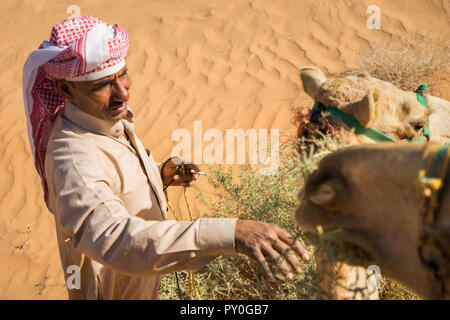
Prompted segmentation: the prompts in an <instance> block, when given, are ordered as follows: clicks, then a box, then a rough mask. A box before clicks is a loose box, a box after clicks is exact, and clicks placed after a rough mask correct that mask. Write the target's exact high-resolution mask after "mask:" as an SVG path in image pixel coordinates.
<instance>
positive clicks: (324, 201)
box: [306, 178, 346, 210]
mask: <svg viewBox="0 0 450 320" xmlns="http://www.w3.org/2000/svg"><path fill="white" fill-rule="evenodd" d="M345 195H346V192H345V186H344V184H343V182H342V180H341V179H339V178H332V179H328V180H325V181H324V182H322V183H320V184H319V185H318V186H317V187H316V188H314V189H313V190H307V192H306V197H307V199H308V200H309V201H311V202H312V203H314V204H315V205H318V206H320V207H323V208H325V209H328V210H337V209H338V206H339V204H340V203H341V202H342V201H343V200H344V198H345Z"/></svg>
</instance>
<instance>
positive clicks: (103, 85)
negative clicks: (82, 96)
mask: <svg viewBox="0 0 450 320" xmlns="http://www.w3.org/2000/svg"><path fill="white" fill-rule="evenodd" d="M108 84H109V83H107V82H106V83H100V84H98V85H96V86H94V90H100V89H102V88H104V87H106V86H107V85H108Z"/></svg>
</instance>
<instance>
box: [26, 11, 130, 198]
mask: <svg viewBox="0 0 450 320" xmlns="http://www.w3.org/2000/svg"><path fill="white" fill-rule="evenodd" d="M128 46H129V39H128V33H127V32H126V31H125V29H123V28H121V27H119V26H118V25H117V24H106V23H104V22H103V21H101V20H100V19H98V18H95V17H92V16H82V17H74V18H68V19H65V20H63V21H61V22H59V23H57V24H56V25H54V26H53V28H52V31H51V34H50V39H49V40H45V41H43V42H42V43H41V45H40V46H39V49H37V50H34V51H33V52H32V53H31V54H30V56H29V58H28V59H27V62H26V63H25V66H24V71H23V95H24V104H25V111H26V115H27V120H28V121H27V123H28V130H29V140H30V146H31V150H32V152H33V156H34V158H35V165H36V169H37V171H38V173H39V175H40V176H41V179H42V185H43V188H44V196H45V200H46V202H47V200H48V194H47V182H46V180H45V155H46V150H47V144H48V140H49V138H50V134H51V131H52V127H53V123H54V121H55V119H56V118H57V115H58V114H59V113H60V112H61V110H63V109H64V107H65V105H66V102H67V101H70V102H72V103H73V104H75V105H76V106H77V107H78V108H80V109H81V110H83V111H85V112H87V113H89V114H91V115H93V116H95V117H97V118H100V119H105V120H109V121H114V122H115V121H118V120H120V119H122V118H124V117H125V116H126V114H127V106H126V102H127V101H128V98H129V95H128V90H129V88H130V82H129V79H128V75H127V71H126V70H127V69H126V63H125V56H126V55H127V52H128Z"/></svg>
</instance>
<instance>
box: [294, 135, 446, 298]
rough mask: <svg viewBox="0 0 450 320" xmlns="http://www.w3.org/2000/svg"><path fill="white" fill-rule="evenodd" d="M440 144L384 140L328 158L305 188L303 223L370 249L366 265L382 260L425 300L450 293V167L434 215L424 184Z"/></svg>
mask: <svg viewBox="0 0 450 320" xmlns="http://www.w3.org/2000/svg"><path fill="white" fill-rule="evenodd" d="M438 148H440V145H439V144H434V143H430V144H391V143H379V144H366V145H359V146H352V147H347V148H344V149H341V150H338V151H336V152H334V153H332V154H330V155H328V156H326V157H325V158H323V159H322V160H321V161H320V162H319V165H318V169H317V170H316V171H315V172H314V173H313V174H312V175H310V176H309V177H308V179H307V181H306V183H305V187H304V189H303V190H302V191H301V192H300V194H299V200H300V205H299V207H298V209H297V212H296V221H297V223H298V224H299V226H300V227H301V228H302V229H303V230H304V231H305V232H306V233H307V234H308V233H309V234H313V235H318V234H319V233H320V232H318V230H323V232H324V234H327V233H328V234H333V237H332V239H333V241H335V242H337V243H348V244H350V245H352V246H353V247H354V248H357V249H358V250H363V251H364V252H366V253H368V255H369V256H370V259H369V260H366V261H365V262H362V263H365V264H366V265H364V264H361V265H363V266H364V267H368V265H370V264H376V265H378V266H380V268H381V273H382V274H385V275H388V276H390V277H393V278H396V279H397V280H399V281H400V282H402V283H403V284H405V285H406V286H407V287H409V288H410V289H412V290H414V291H415V292H417V293H418V294H419V295H421V296H423V297H425V298H432V299H440V298H450V175H449V174H448V171H449V167H448V166H447V169H445V170H443V172H444V171H445V172H446V178H445V174H444V179H443V180H442V182H443V184H442V185H443V187H442V189H441V193H440V195H441V199H440V200H439V201H438V203H439V205H438V207H437V209H436V211H435V213H434V218H430V216H429V214H427V212H428V213H429V211H427V208H429V206H430V203H428V201H429V200H427V199H430V198H427V197H428V196H429V189H426V188H425V189H424V188H422V186H423V185H424V184H423V183H419V181H422V182H423V181H424V180H423V179H424V178H423V177H422V178H421V179H422V180H420V179H419V173H420V171H421V170H422V169H424V168H427V167H428V168H429V166H430V163H432V159H434V158H433V157H435V156H436V150H438ZM441 150H442V149H441ZM427 181H428V180H427ZM427 190H428V191H427ZM427 192H428V193H427ZM318 226H321V227H319V228H318ZM343 262H346V261H345V258H344V260H343Z"/></svg>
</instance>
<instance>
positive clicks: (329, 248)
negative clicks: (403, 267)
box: [304, 229, 375, 266]
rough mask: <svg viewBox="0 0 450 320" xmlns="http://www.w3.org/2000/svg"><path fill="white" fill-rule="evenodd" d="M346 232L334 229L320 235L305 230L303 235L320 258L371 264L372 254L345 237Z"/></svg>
mask: <svg viewBox="0 0 450 320" xmlns="http://www.w3.org/2000/svg"><path fill="white" fill-rule="evenodd" d="M347 233H348V232H346V231H343V230H342V229H336V230H333V231H328V232H326V233H324V234H321V235H319V234H317V233H312V232H305V234H304V235H305V237H306V238H307V239H308V240H309V241H310V242H311V243H312V244H314V246H315V247H316V255H320V256H321V257H322V258H325V259H327V260H330V261H341V262H345V263H347V264H349V265H356V266H368V265H370V264H373V263H374V261H375V258H374V256H373V255H372V254H371V253H369V251H368V250H366V249H365V248H364V247H362V246H361V245H359V244H356V243H355V242H354V241H352V240H351V239H349V238H348V237H346V234H347ZM358 242H360V241H358Z"/></svg>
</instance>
